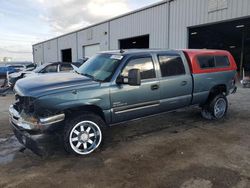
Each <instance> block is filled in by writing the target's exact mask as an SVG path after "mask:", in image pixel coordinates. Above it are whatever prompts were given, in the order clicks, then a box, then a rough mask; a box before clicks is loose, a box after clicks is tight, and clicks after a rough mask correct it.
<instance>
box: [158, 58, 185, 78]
mask: <svg viewBox="0 0 250 188" xmlns="http://www.w3.org/2000/svg"><path fill="white" fill-rule="evenodd" d="M158 59H159V63H160V69H161V75H162V77H168V76H177V75H183V74H185V73H186V72H185V67H184V64H183V61H182V59H181V57H180V55H159V56H158Z"/></svg>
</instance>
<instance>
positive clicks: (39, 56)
mask: <svg viewBox="0 0 250 188" xmlns="http://www.w3.org/2000/svg"><path fill="white" fill-rule="evenodd" d="M33 57H34V58H33V59H34V63H37V64H42V63H44V59H43V44H38V45H34V46H33Z"/></svg>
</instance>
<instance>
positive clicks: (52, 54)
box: [43, 39, 58, 63]
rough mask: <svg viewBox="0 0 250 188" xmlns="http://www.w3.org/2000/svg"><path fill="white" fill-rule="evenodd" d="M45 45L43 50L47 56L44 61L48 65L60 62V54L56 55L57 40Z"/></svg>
mask: <svg viewBox="0 0 250 188" xmlns="http://www.w3.org/2000/svg"><path fill="white" fill-rule="evenodd" d="M43 45H44V46H43V47H44V48H43V50H44V54H45V56H44V61H45V62H46V63H48V62H57V61H58V54H57V53H56V52H57V39H55V40H51V41H48V42H45V43H44V44H43Z"/></svg>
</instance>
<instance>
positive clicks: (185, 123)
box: [0, 89, 250, 188]
mask: <svg viewBox="0 0 250 188" xmlns="http://www.w3.org/2000/svg"><path fill="white" fill-rule="evenodd" d="M12 101H13V96H6V97H0V187H89V188H95V187H118V188H119V187H171V188H174V187H181V188H196V187H197V188H209V187H214V188H224V187H232V188H241V187H246V188H247V187H250V123H249V122H250V89H239V91H238V93H237V94H235V95H232V96H230V97H229V101H230V107H229V112H228V116H227V117H226V118H225V119H224V120H221V121H206V120H204V119H202V118H201V117H200V112H199V109H198V108H189V109H185V110H180V111H177V112H172V113H168V114H164V115H160V116H156V117H154V118H148V119H144V120H142V121H136V122H132V123H129V124H124V125H121V126H116V127H113V128H110V129H109V130H108V131H109V133H108V135H107V137H106V142H105V144H104V145H103V147H102V150H101V151H98V152H95V153H94V154H92V155H91V156H88V157H74V156H69V155H67V154H65V152H64V150H63V148H62V146H61V145H55V146H56V149H55V152H54V154H52V155H51V156H49V157H47V158H40V157H38V156H36V155H34V154H33V153H31V152H30V151H28V150H25V151H20V149H21V148H22V147H21V145H19V144H18V142H17V141H16V139H15V138H14V137H13V136H12V132H11V130H10V128H9V124H8V112H7V109H8V106H9V104H10V103H11V102H12Z"/></svg>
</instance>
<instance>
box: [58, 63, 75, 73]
mask: <svg viewBox="0 0 250 188" xmlns="http://www.w3.org/2000/svg"><path fill="white" fill-rule="evenodd" d="M71 70H73V67H72V66H71V64H61V66H60V71H61V72H69V71H71Z"/></svg>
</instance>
